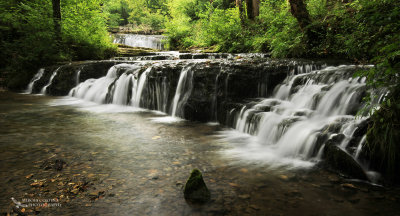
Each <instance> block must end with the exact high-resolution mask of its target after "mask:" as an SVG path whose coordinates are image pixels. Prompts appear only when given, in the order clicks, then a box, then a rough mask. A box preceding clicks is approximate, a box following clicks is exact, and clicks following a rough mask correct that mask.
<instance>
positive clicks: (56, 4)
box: [52, 0, 61, 42]
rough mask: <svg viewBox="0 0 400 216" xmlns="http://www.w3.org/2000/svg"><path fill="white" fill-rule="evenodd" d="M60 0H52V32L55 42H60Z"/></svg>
mask: <svg viewBox="0 0 400 216" xmlns="http://www.w3.org/2000/svg"><path fill="white" fill-rule="evenodd" d="M60 1H61V0H52V3H53V21H54V32H55V35H56V40H57V42H61V2H60Z"/></svg>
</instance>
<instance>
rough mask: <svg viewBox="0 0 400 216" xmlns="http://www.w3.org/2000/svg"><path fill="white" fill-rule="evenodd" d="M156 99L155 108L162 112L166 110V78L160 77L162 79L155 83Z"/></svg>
mask: <svg viewBox="0 0 400 216" xmlns="http://www.w3.org/2000/svg"><path fill="white" fill-rule="evenodd" d="M155 88H156V100H157V110H160V111H162V112H164V113H166V112H167V103H168V83H167V78H166V77H162V81H161V83H160V82H157V83H156V86H155Z"/></svg>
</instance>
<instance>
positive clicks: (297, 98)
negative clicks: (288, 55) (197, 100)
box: [222, 66, 365, 167]
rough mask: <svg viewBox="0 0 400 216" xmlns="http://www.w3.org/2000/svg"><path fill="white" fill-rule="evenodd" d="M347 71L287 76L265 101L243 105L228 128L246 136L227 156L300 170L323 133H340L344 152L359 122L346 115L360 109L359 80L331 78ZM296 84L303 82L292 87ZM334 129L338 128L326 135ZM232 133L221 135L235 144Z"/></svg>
mask: <svg viewBox="0 0 400 216" xmlns="http://www.w3.org/2000/svg"><path fill="white" fill-rule="evenodd" d="M353 69H355V66H339V67H329V68H325V69H322V70H317V71H313V72H312V73H310V72H309V71H307V72H308V73H305V74H301V73H300V74H298V75H292V76H289V77H288V78H287V79H286V81H285V82H286V83H283V84H282V85H280V86H277V88H276V90H275V94H274V95H273V96H272V97H271V98H267V99H263V100H261V101H260V102H258V104H257V105H254V106H252V107H246V106H243V107H242V109H241V110H240V112H238V114H237V117H235V119H237V120H236V123H235V124H234V128H235V129H236V130H237V131H239V132H242V133H248V134H251V135H252V136H249V137H245V138H243V137H241V138H240V140H241V141H240V142H238V143H240V144H238V145H237V146H235V148H233V149H231V150H229V154H232V155H231V156H235V157H239V158H244V159H246V160H252V161H254V160H255V159H261V160H262V161H267V162H273V163H275V164H280V165H283V166H300V167H304V166H307V165H311V164H313V161H319V160H320V159H321V157H322V154H323V147H324V145H323V144H322V145H321V144H318V143H317V139H318V136H319V135H320V134H321V133H324V132H325V133H328V134H329V133H331V134H332V135H333V134H335V133H343V134H344V135H345V140H344V141H343V142H342V144H341V146H343V147H344V148H343V149H345V147H346V145H347V144H348V142H349V140H350V138H351V137H352V135H353V133H354V131H355V129H356V128H357V126H358V124H359V123H360V122H361V121H362V119H360V120H355V118H354V116H353V115H351V114H350V113H349V112H350V111H351V110H353V109H355V108H357V107H358V106H359V105H360V104H359V101H360V99H361V94H360V93H359V92H360V91H362V90H363V87H364V86H365V80H358V79H348V80H346V79H345V78H344V77H343V78H341V79H342V80H337V79H338V77H339V79H340V76H338V75H337V74H341V71H345V70H353ZM307 70H308V69H307ZM337 71H338V72H337ZM298 80H302V82H303V83H304V84H301V85H298V84H297V85H296V86H294V83H296V82H299V81H298ZM318 98H319V99H318ZM263 107H270V110H271V111H270V112H261V111H260V110H262V108H263ZM335 125H342V126H341V127H339V128H338V129H337V130H338V131H335V132H333V131H332V132H329V131H330V130H334V128H335ZM336 127H337V126H336ZM232 133H233V132H229V131H225V132H222V135H223V137H225V139H228V140H230V141H234V142H235V140H236V138H235V137H238V136H235V135H232ZM236 141H237V140H236ZM357 155H358V154H357ZM301 161H304V163H303V162H301Z"/></svg>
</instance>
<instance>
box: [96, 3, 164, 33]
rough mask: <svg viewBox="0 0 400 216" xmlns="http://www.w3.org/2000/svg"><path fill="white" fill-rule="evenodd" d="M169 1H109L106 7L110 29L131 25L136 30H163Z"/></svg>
mask: <svg viewBox="0 0 400 216" xmlns="http://www.w3.org/2000/svg"><path fill="white" fill-rule="evenodd" d="M166 3H167V0H135V1H128V0H109V1H107V2H106V3H105V5H104V12H105V13H106V16H107V17H108V21H107V24H108V26H110V27H118V26H125V25H128V24H131V25H133V26H134V27H135V29H136V30H144V31H146V30H161V29H163V28H164V22H165V16H166V14H167V13H168V11H167V7H166Z"/></svg>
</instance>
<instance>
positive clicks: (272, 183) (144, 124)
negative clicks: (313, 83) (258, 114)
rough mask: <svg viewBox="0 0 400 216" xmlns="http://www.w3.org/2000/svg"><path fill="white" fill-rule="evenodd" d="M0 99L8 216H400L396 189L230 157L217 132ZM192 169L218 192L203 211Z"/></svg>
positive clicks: (31, 99)
mask: <svg viewBox="0 0 400 216" xmlns="http://www.w3.org/2000/svg"><path fill="white" fill-rule="evenodd" d="M0 99H1V102H0V117H1V118H0V134H1V136H0V164H1V165H0V173H1V175H0V183H1V185H2V187H1V189H0V195H1V196H0V213H1V214H2V215H100V214H101V215H399V214H400V207H399V206H400V205H399V203H400V195H399V192H400V190H399V188H388V187H382V186H377V185H371V184H368V183H366V182H360V181H354V180H350V179H345V178H342V177H341V176H338V175H337V174H334V173H330V172H329V171H325V170H322V169H319V168H318V167H315V166H314V167H312V168H308V169H289V168H287V167H273V166H271V165H270V164H264V163H261V162H260V163H259V162H253V163H247V162H242V161H240V160H238V159H237V158H233V157H229V156H227V155H226V154H224V153H223V152H224V151H225V150H227V149H229V148H230V147H231V146H230V143H229V142H226V141H223V140H221V139H219V138H218V137H217V136H215V135H216V134H217V132H218V131H221V130H226V129H224V128H222V127H220V126H218V125H211V124H205V123H196V122H189V121H178V122H172V123H171V122H169V123H159V122H160V121H159V120H160V119H162V118H164V116H161V115H160V114H159V113H156V112H149V111H146V110H139V111H138V110H131V109H128V108H126V107H122V108H121V107H112V109H110V107H109V106H108V105H101V106H100V105H99V106H97V105H93V104H90V105H88V104H79V103H78V102H76V103H75V105H71V104H72V103H71V102H69V105H65V104H67V103H65V101H68V99H66V98H60V97H44V96H36V95H22V94H15V93H10V92H4V91H3V92H0ZM155 121H158V122H155ZM194 168H198V169H200V170H201V171H202V173H203V178H204V181H205V183H206V184H207V186H208V188H209V190H210V192H211V200H210V201H209V202H208V203H206V204H205V205H202V206H191V205H188V204H187V203H186V202H185V199H184V196H183V187H184V183H185V181H186V179H187V178H188V177H189V174H190V172H191V170H192V169H194ZM11 198H14V199H13V200H12V199H11ZM18 202H21V203H20V204H18Z"/></svg>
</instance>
